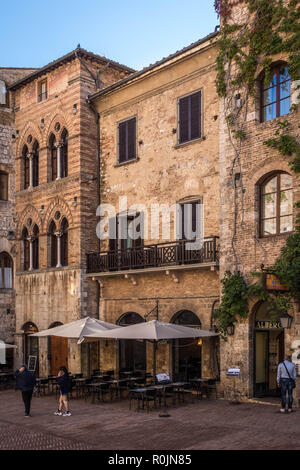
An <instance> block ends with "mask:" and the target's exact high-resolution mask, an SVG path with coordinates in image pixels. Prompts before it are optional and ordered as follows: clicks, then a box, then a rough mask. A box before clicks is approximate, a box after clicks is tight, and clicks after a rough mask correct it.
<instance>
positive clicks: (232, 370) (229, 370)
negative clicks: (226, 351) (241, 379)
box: [227, 368, 241, 375]
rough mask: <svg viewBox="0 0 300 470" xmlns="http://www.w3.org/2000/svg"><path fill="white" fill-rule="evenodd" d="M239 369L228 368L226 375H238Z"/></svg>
mask: <svg viewBox="0 0 300 470" xmlns="http://www.w3.org/2000/svg"><path fill="white" fill-rule="evenodd" d="M240 372H241V369H237V368H235V369H233V368H232V369H228V371H227V375H240Z"/></svg>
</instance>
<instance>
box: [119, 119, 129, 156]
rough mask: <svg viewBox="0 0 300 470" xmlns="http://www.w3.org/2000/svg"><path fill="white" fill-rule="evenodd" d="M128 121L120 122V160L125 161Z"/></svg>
mask: <svg viewBox="0 0 300 470" xmlns="http://www.w3.org/2000/svg"><path fill="white" fill-rule="evenodd" d="M126 134H127V122H121V123H120V124H119V162H120V163H122V162H125V161H126V160H127V148H126V147H127V142H126V140H127V139H126Z"/></svg>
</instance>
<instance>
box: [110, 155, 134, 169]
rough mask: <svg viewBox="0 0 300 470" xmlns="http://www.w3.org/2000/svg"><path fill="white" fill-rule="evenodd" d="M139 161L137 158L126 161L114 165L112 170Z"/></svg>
mask: <svg viewBox="0 0 300 470" xmlns="http://www.w3.org/2000/svg"><path fill="white" fill-rule="evenodd" d="M139 160H140V158H139V157H137V158H132V159H131V160H127V161H126V162H121V163H116V164H115V165H114V168H119V166H124V165H129V164H130V163H136V162H138V161H139Z"/></svg>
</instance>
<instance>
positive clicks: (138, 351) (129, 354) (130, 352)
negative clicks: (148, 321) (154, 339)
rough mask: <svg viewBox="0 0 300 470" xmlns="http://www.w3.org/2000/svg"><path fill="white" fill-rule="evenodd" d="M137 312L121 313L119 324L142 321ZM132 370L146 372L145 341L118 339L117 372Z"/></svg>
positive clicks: (132, 323)
mask: <svg viewBox="0 0 300 470" xmlns="http://www.w3.org/2000/svg"><path fill="white" fill-rule="evenodd" d="M144 321H145V320H144V318H143V317H141V316H140V315H139V314H138V313H135V312H128V313H125V314H124V315H122V317H121V318H120V319H119V321H118V324H119V325H120V326H128V325H134V324H136V323H142V322H144ZM129 370H133V371H136V372H141V373H143V374H144V373H145V372H146V342H145V341H143V340H133V339H124V340H120V341H119V372H125V371H129Z"/></svg>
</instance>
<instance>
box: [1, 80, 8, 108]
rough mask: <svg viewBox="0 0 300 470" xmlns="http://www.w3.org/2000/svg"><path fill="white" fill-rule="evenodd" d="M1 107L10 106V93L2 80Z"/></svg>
mask: <svg viewBox="0 0 300 470" xmlns="http://www.w3.org/2000/svg"><path fill="white" fill-rule="evenodd" d="M0 106H6V107H8V106H9V103H8V91H7V88H6V85H5V82H4V81H3V80H0Z"/></svg>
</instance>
